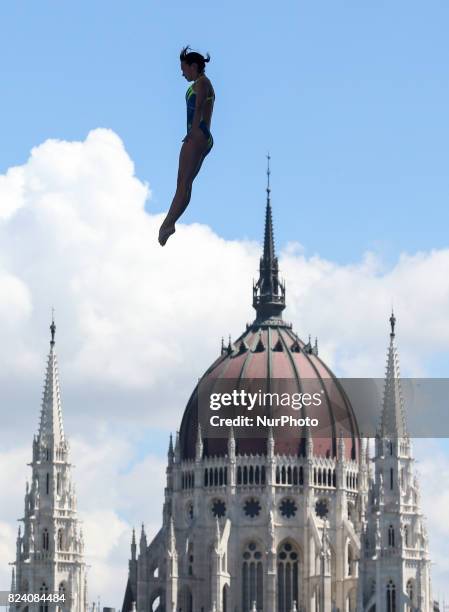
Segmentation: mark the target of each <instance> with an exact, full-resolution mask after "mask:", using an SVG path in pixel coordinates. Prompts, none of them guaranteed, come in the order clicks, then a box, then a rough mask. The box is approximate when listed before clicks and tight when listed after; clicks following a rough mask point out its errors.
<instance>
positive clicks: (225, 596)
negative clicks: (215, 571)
mask: <svg viewBox="0 0 449 612" xmlns="http://www.w3.org/2000/svg"><path fill="white" fill-rule="evenodd" d="M222 599H223V600H222V605H221V607H222V610H223V612H228V601H229V586H228V585H227V584H225V585H224V587H223V596H222Z"/></svg>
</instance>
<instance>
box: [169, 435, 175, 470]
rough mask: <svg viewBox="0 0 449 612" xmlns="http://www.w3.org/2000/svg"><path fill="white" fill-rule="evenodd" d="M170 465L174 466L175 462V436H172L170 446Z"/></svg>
mask: <svg viewBox="0 0 449 612" xmlns="http://www.w3.org/2000/svg"><path fill="white" fill-rule="evenodd" d="M167 456H168V464H169V465H172V464H173V462H174V460H175V451H174V450H173V436H172V435H171V434H170V442H169V444H168V453H167Z"/></svg>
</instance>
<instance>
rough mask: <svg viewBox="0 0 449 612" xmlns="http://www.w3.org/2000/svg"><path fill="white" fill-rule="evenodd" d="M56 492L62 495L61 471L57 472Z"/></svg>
mask: <svg viewBox="0 0 449 612" xmlns="http://www.w3.org/2000/svg"><path fill="white" fill-rule="evenodd" d="M56 492H57V494H58V495H61V474H60V473H59V472H58V473H57V474H56Z"/></svg>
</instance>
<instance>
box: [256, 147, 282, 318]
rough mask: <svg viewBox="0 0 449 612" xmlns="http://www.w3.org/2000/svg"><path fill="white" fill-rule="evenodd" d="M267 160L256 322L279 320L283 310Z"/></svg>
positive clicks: (268, 156) (268, 157)
mask: <svg viewBox="0 0 449 612" xmlns="http://www.w3.org/2000/svg"><path fill="white" fill-rule="evenodd" d="M267 159H268V166H267V203H266V209H265V234H264V244H263V255H262V257H261V258H260V266H259V280H258V281H257V283H256V284H255V285H254V286H253V307H254V308H255V310H256V312H257V318H256V321H264V320H266V319H270V318H279V317H280V316H281V313H282V311H283V310H284V308H285V285H284V283H282V282H281V281H280V280H279V268H278V260H277V257H276V252H275V248H274V234H273V216H272V211H271V198H270V194H271V189H270V174H271V171H270V159H271V158H270V155H269V154H268V155H267Z"/></svg>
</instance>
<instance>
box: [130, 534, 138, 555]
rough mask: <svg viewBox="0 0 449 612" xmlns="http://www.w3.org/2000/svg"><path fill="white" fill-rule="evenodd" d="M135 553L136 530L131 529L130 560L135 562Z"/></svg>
mask: <svg viewBox="0 0 449 612" xmlns="http://www.w3.org/2000/svg"><path fill="white" fill-rule="evenodd" d="M136 552H137V545H136V530H135V529H134V528H133V535H132V538H131V560H132V561H135V560H136V558H137V556H136Z"/></svg>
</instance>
